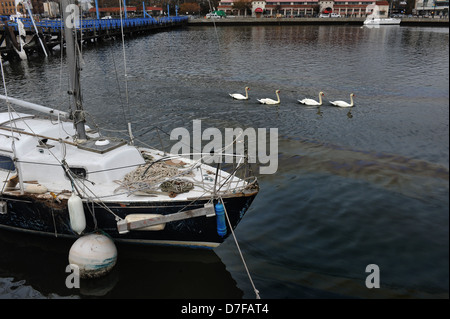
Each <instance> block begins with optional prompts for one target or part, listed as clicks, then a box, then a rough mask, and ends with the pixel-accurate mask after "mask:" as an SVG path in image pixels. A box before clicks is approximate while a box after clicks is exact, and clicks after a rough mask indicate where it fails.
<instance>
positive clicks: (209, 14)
mask: <svg viewBox="0 0 450 319" xmlns="http://www.w3.org/2000/svg"><path fill="white" fill-rule="evenodd" d="M211 18H214V19H220V18H222V16H220V15H218V14H217V13H208V14H207V15H206V19H211Z"/></svg>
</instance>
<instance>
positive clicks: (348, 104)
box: [330, 93, 355, 107]
mask: <svg viewBox="0 0 450 319" xmlns="http://www.w3.org/2000/svg"><path fill="white" fill-rule="evenodd" d="M354 96H355V94H353V93H352V94H350V103H347V102H345V101H330V103H331V104H333V105H334V106H339V107H352V106H353V97H354Z"/></svg>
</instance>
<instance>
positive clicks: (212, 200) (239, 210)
mask: <svg viewBox="0 0 450 319" xmlns="http://www.w3.org/2000/svg"><path fill="white" fill-rule="evenodd" d="M68 1H69V0H63V1H62V7H63V8H66V9H65V10H63V12H64V21H65V31H64V32H65V40H66V52H67V53H66V54H67V63H68V70H69V80H70V81H69V83H70V90H69V95H70V97H71V99H72V104H73V105H75V109H74V110H70V111H69V112H64V111H61V110H56V109H54V108H51V107H46V106H42V105H38V104H34V103H30V102H26V101H23V100H20V99H17V98H13V97H9V96H7V95H6V94H5V95H1V96H0V99H2V100H4V102H5V103H6V105H7V107H8V112H3V113H0V180H1V181H2V182H1V186H0V187H1V193H0V229H2V228H3V229H9V230H16V231H23V232H28V233H33V234H37V235H46V236H53V237H56V238H77V237H79V236H83V235H85V234H89V233H95V232H101V233H104V234H106V235H108V236H109V237H110V238H112V239H113V240H114V241H116V242H126V243H133V244H160V245H176V246H189V247H201V248H214V247H217V246H218V245H220V244H221V243H222V242H223V241H224V240H225V239H226V238H227V237H228V235H230V233H231V232H232V230H233V229H234V228H235V227H236V226H237V225H238V223H239V222H240V221H241V219H242V218H243V216H244V215H245V213H246V212H247V210H248V208H249V207H250V205H251V203H252V201H253V200H254V199H255V197H256V195H257V194H258V192H259V186H258V181H257V179H256V177H255V176H253V174H252V173H251V169H250V168H249V167H248V165H249V164H248V161H247V157H246V156H245V154H244V155H242V156H241V157H240V158H239V160H236V161H235V162H234V164H233V165H229V166H230V167H227V168H224V169H222V167H223V166H221V164H220V163H218V164H217V165H212V164H208V163H210V161H208V160H210V157H211V154H209V153H208V154H201V157H200V159H198V158H195V157H193V156H191V155H190V154H168V153H166V152H164V151H161V150H157V149H153V148H149V147H140V146H135V145H134V143H133V142H132V138H131V137H132V134H131V133H130V140H122V139H117V138H108V137H105V136H103V135H102V134H100V132H98V131H95V130H92V129H91V128H90V127H89V126H88V125H87V123H86V120H85V111H84V109H83V99H82V95H81V85H80V78H79V73H80V62H79V59H78V56H77V54H78V53H79V49H78V48H77V41H75V39H74V33H75V32H74V29H76V26H75V23H69V22H70V21H72V22H73V21H74V19H73V16H72V17H71V14H72V13H73V10H72V11H70V10H69V9H67V8H69V6H70V5H71V4H69V3H68ZM71 19H72V20H71ZM71 24H73V25H71ZM16 108H21V109H23V108H26V109H28V111H27V112H22V111H21V112H19V111H17V110H16ZM31 110H33V111H34V112H32V111H31ZM35 113H42V114H43V116H42V115H36V114H35ZM225 152H226V151H225V150H224V153H225ZM215 155H216V156H217V154H215ZM220 155H221V156H222V155H223V154H220ZM238 155H239V154H232V156H235V157H239V156H238ZM206 162H208V163H206ZM231 166H232V167H231Z"/></svg>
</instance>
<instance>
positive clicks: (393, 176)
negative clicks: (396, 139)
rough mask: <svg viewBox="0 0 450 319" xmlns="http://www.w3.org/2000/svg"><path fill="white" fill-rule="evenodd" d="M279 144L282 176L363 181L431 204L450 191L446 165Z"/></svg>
mask: <svg viewBox="0 0 450 319" xmlns="http://www.w3.org/2000/svg"><path fill="white" fill-rule="evenodd" d="M279 142H280V144H279V146H280V149H282V150H283V153H282V154H281V156H280V158H279V168H280V169H279V171H278V172H279V173H283V172H290V171H293V170H299V171H305V172H315V173H318V172H321V173H329V174H333V175H339V176H342V177H344V178H352V179H363V180H366V181H368V182H370V183H373V184H375V185H378V186H381V187H385V188H387V189H389V190H390V191H395V192H400V193H402V194H404V195H406V196H412V197H416V198H420V199H422V200H429V199H430V197H429V196H433V195H434V194H435V193H436V195H439V196H441V195H445V193H448V191H449V188H448V185H449V184H448V182H449V171H448V168H446V167H444V166H442V165H438V164H433V163H430V162H427V161H423V160H416V159H412V158H407V157H404V156H400V155H393V154H386V153H382V152H374V151H361V150H357V149H351V148H348V147H345V146H339V145H334V144H329V143H323V142H320V141H315V140H306V139H298V138H297V139H295V138H294V139H282V140H279ZM299 151H300V152H299ZM293 152H294V153H293ZM295 152H297V153H295Z"/></svg>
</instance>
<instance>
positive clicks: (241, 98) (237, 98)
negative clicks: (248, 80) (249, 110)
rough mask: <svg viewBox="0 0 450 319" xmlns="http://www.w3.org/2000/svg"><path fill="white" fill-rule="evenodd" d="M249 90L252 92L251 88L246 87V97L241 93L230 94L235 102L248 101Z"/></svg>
mask: <svg viewBox="0 0 450 319" xmlns="http://www.w3.org/2000/svg"><path fill="white" fill-rule="evenodd" d="M249 90H250V88H249V87H247V86H246V87H245V96H243V95H242V94H240V93H233V94H230V96H231V97H232V98H233V99H235V100H248V91H249Z"/></svg>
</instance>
